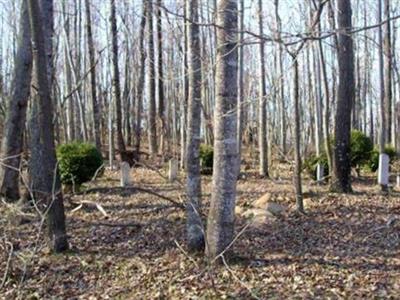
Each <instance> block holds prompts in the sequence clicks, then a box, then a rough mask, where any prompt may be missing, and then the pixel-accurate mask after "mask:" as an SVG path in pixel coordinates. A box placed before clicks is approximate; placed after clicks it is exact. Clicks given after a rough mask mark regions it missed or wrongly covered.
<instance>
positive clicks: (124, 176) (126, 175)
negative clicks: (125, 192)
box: [121, 161, 132, 187]
mask: <svg viewBox="0 0 400 300" xmlns="http://www.w3.org/2000/svg"><path fill="white" fill-rule="evenodd" d="M131 184H132V181H131V167H130V166H129V164H128V163H127V162H126V161H123V162H121V186H122V187H127V186H130V185H131Z"/></svg>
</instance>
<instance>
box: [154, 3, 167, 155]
mask: <svg viewBox="0 0 400 300" xmlns="http://www.w3.org/2000/svg"><path fill="white" fill-rule="evenodd" d="M161 9H162V0H157V43H158V47H157V48H158V60H157V70H158V118H159V120H160V121H159V123H160V132H161V133H160V154H164V148H165V142H166V141H165V140H166V139H168V137H167V128H166V126H167V124H166V122H165V103H164V102H165V99H164V72H163V46H162V45H163V40H162V20H161Z"/></svg>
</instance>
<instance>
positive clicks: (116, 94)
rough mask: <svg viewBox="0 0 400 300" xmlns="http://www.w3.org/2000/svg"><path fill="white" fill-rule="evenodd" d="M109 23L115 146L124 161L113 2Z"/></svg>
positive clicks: (113, 2) (112, 2)
mask: <svg viewBox="0 0 400 300" xmlns="http://www.w3.org/2000/svg"><path fill="white" fill-rule="evenodd" d="M110 9H111V15H110V23H111V40H112V63H113V89H114V100H115V112H116V122H117V145H118V151H119V153H120V155H121V159H122V160H124V158H125V157H124V156H125V152H126V149H125V142H124V135H123V134H122V109H121V84H120V77H119V75H120V74H119V66H118V32H117V18H116V8H115V0H110Z"/></svg>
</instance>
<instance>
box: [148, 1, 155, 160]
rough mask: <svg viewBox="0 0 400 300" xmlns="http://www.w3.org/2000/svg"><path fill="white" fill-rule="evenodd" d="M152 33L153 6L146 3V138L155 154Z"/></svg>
mask: <svg viewBox="0 0 400 300" xmlns="http://www.w3.org/2000/svg"><path fill="white" fill-rule="evenodd" d="M153 35H154V32H153V4H152V2H151V1H149V2H148V3H147V61H148V70H147V92H148V94H147V96H148V99H149V100H148V124H147V126H148V137H149V149H150V154H151V155H152V156H153V155H156V154H157V122H156V84H155V82H156V81H155V67H154V58H155V55H154V37H153Z"/></svg>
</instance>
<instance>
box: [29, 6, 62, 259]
mask: <svg viewBox="0 0 400 300" xmlns="http://www.w3.org/2000/svg"><path fill="white" fill-rule="evenodd" d="M45 12H46V11H43V13H45ZM46 17H47V18H49V17H50V16H47V15H43V16H42V15H41V11H40V8H39V1H38V0H29V19H30V25H31V34H32V43H33V45H32V49H33V59H34V80H35V83H36V87H37V89H35V94H34V99H35V101H37V104H38V105H37V110H38V111H37V114H36V115H34V117H36V118H37V120H36V122H34V123H35V124H37V125H38V126H39V128H38V133H39V140H40V143H41V146H40V147H39V148H37V149H38V151H32V157H31V160H32V161H36V162H37V163H34V164H32V165H31V174H32V182H31V184H32V186H31V188H32V192H33V196H34V199H35V200H36V201H40V202H41V201H43V202H44V203H46V210H45V213H46V214H47V225H48V233H49V240H50V243H51V248H52V249H53V250H54V251H56V252H61V251H65V250H67V249H68V241H67V235H66V229H65V214H64V204H63V197H62V192H61V183H60V178H59V174H58V171H57V160H56V153H55V145H54V128H53V120H52V118H49V116H52V115H53V103H52V99H51V96H50V89H49V77H48V73H47V66H48V62H47V56H46V49H47V47H46V42H47V43H49V42H50V41H48V40H46V39H45V34H44V30H43V23H42V20H43V19H47V18H46ZM39 66H42V67H39ZM43 66H46V67H44V68H43ZM31 146H32V148H35V147H37V146H38V145H31Z"/></svg>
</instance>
